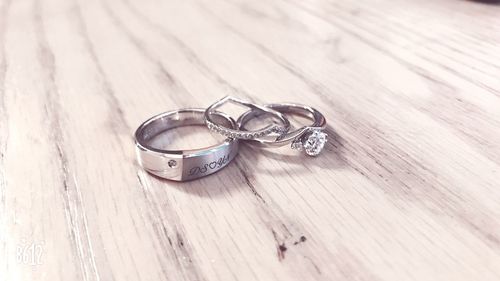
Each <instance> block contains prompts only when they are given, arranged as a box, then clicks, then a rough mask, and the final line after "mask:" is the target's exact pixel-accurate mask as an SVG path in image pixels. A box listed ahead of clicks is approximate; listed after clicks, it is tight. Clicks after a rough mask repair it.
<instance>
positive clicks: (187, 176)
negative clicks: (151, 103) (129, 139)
mask: <svg viewBox="0 0 500 281" xmlns="http://www.w3.org/2000/svg"><path fill="white" fill-rule="evenodd" d="M204 112H205V109H201V108H193V109H181V110H174V111H169V112H165V113H162V114H159V115H156V116H154V117H152V118H150V119H148V120H147V121H145V122H144V123H143V124H142V125H141V126H139V128H137V130H136V132H135V143H136V149H137V158H138V160H139V163H140V165H141V166H142V167H143V168H144V169H145V170H146V171H147V172H149V173H151V174H154V175H157V176H159V177H162V178H165V179H169V180H174V181H187V180H192V179H196V178H200V177H204V176H207V175H210V174H212V173H215V172H217V171H219V170H220V169H222V168H224V167H225V166H226V165H227V164H229V162H231V160H233V158H234V157H235V156H236V154H238V140H237V139H231V138H228V139H226V140H224V142H223V143H220V144H217V145H214V146H210V147H206V148H201V149H190V150H163V149H158V148H154V147H152V146H150V145H149V144H148V143H149V142H150V141H151V140H152V139H153V138H154V137H155V136H157V135H158V134H160V133H162V132H165V131H167V130H170V129H173V128H176V127H182V126H190V125H204ZM212 115H213V116H214V117H216V118H219V119H221V122H222V121H223V122H225V123H227V124H228V126H229V127H231V128H233V129H237V128H238V126H237V124H236V123H235V121H234V120H233V119H232V118H231V117H229V116H227V115H225V114H223V113H220V112H213V113H212Z"/></svg>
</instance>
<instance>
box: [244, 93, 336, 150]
mask: <svg viewBox="0 0 500 281" xmlns="http://www.w3.org/2000/svg"><path fill="white" fill-rule="evenodd" d="M265 107H267V108H270V109H273V110H276V111H278V112H281V113H285V114H296V115H300V116H303V117H306V118H308V119H311V120H312V121H313V123H312V124H311V125H309V126H304V127H302V128H299V129H297V130H295V131H292V132H288V133H286V134H283V135H281V136H280V137H279V138H277V139H272V138H269V137H259V138H256V139H253V140H250V141H251V142H253V143H256V144H260V145H264V146H284V145H288V144H291V147H292V149H296V150H304V151H305V153H306V154H307V155H310V156H316V155H319V154H320V152H321V151H322V150H323V147H324V146H325V144H326V142H327V139H328V135H327V134H326V133H325V132H324V129H325V127H326V119H325V117H324V116H323V114H321V113H320V112H319V111H317V110H316V109H314V108H312V107H309V106H305V105H300V104H293V103H282V104H267V105H265ZM263 114H265V112H263V111H257V110H249V111H247V112H245V113H243V114H242V115H241V116H240V117H239V118H238V120H237V121H236V123H237V124H238V127H239V128H240V130H244V128H245V125H246V124H247V123H248V122H249V121H250V120H251V119H253V118H256V117H259V116H261V115H263Z"/></svg>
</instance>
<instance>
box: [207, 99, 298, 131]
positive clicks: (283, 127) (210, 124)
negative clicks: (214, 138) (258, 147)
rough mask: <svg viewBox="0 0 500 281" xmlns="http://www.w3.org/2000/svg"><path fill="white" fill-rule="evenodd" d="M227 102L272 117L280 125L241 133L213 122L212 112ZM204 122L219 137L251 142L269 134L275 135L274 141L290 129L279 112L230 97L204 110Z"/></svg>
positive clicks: (273, 124)
mask: <svg viewBox="0 0 500 281" xmlns="http://www.w3.org/2000/svg"><path fill="white" fill-rule="evenodd" d="M227 102H232V103H235V104H239V105H243V106H246V107H249V108H250V110H251V111H252V112H254V111H255V112H262V113H266V114H269V115H271V116H272V117H275V118H276V119H278V120H279V121H280V124H278V123H272V124H270V125H267V126H266V127H264V128H262V129H258V130H254V131H250V130H249V131H241V130H239V129H234V128H229V127H227V126H225V125H223V124H220V123H218V122H215V120H213V114H212V113H213V112H214V111H215V110H216V109H217V108H218V107H220V106H222V105H223V104H225V103H227ZM205 122H206V124H207V127H208V128H209V129H210V130H212V131H214V132H217V133H219V134H221V135H224V136H227V137H231V138H236V139H246V140H251V139H255V138H259V137H263V136H268V135H271V134H275V135H277V136H275V139H277V138H279V136H281V135H283V134H284V133H286V132H287V131H288V130H289V128H290V122H289V121H288V119H286V118H285V116H284V115H283V114H281V113H280V112H277V111H275V110H273V109H271V108H269V107H265V106H261V105H258V104H254V103H251V102H247V101H244V100H242V99H238V98H235V97H231V96H225V97H223V98H222V99H220V100H218V101H216V102H214V103H213V104H211V105H210V106H209V107H208V108H207V109H206V110H205Z"/></svg>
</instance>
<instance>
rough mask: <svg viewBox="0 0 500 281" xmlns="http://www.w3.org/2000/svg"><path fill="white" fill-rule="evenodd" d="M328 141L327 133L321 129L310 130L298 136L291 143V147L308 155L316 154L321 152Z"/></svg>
mask: <svg viewBox="0 0 500 281" xmlns="http://www.w3.org/2000/svg"><path fill="white" fill-rule="evenodd" d="M327 141H328V134H326V133H325V132H323V131H322V130H313V131H310V132H308V133H306V134H304V135H302V136H300V137H298V138H296V139H295V140H294V141H293V142H292V144H291V147H292V149H295V150H298V151H302V150H303V151H304V152H305V153H306V154H307V155H309V156H317V155H319V154H320V153H321V151H322V150H323V148H324V147H325V144H326V143H327Z"/></svg>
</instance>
